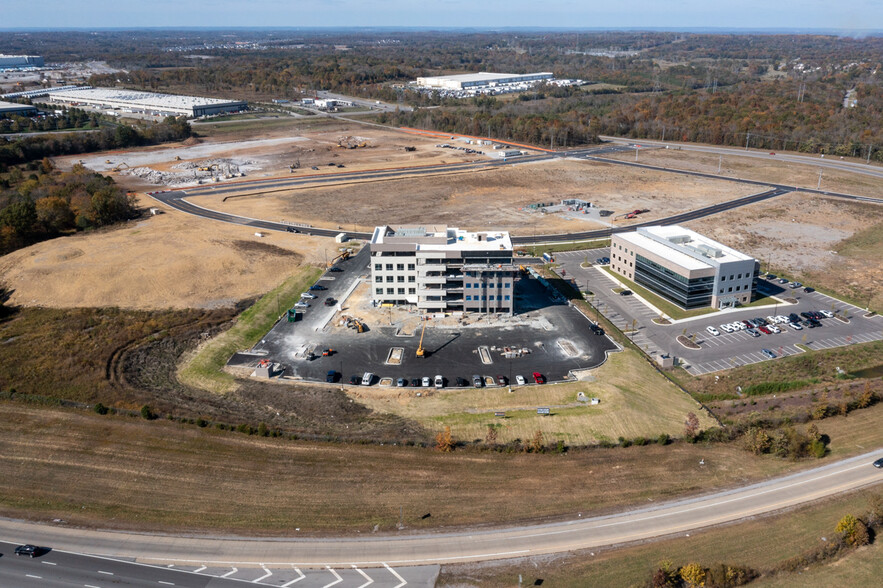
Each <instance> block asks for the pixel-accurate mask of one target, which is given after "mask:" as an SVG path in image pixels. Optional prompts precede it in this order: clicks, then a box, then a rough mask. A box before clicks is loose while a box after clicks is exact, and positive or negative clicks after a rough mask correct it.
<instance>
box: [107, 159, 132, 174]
mask: <svg viewBox="0 0 883 588" xmlns="http://www.w3.org/2000/svg"><path fill="white" fill-rule="evenodd" d="M123 166H126V167H123ZM124 169H130V166H129V164H128V163H126V162H125V161H122V162H120V164H119V165H118V166H116V167H114V168H113V169H112V170H110V171H115V172H118V171H122V170H124Z"/></svg>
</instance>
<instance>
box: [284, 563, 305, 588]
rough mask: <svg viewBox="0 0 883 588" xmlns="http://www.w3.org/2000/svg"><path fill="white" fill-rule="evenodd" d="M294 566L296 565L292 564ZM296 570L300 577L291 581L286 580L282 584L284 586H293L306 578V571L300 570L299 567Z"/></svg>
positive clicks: (286, 587)
mask: <svg viewBox="0 0 883 588" xmlns="http://www.w3.org/2000/svg"><path fill="white" fill-rule="evenodd" d="M292 567H294V566H292ZM294 571H295V572H297V573H298V575H300V578H295V579H294V580H292V581H291V582H286V583H285V584H282V588H288V586H291V585H292V584H294V583H295V582H300V581H301V580H303V579H304V578H306V576H305V575H304V573H303V572H302V571H300V570H299V569H297V568H294Z"/></svg>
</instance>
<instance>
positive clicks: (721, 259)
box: [618, 225, 754, 270]
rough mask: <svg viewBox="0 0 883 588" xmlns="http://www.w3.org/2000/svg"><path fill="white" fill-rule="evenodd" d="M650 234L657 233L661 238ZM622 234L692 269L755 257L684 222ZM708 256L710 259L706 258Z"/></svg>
mask: <svg viewBox="0 0 883 588" xmlns="http://www.w3.org/2000/svg"><path fill="white" fill-rule="evenodd" d="M647 235H652V236H654V237H657V238H658V239H661V241H659V240H656V239H653V238H652V237H649V236H647ZM618 237H620V238H622V239H623V240H624V241H627V242H629V243H632V244H633V245H636V246H638V247H642V248H643V249H646V250H647V251H650V252H652V253H655V254H656V255H659V256H660V257H663V258H665V259H668V260H669V261H671V262H672V263H675V264H677V265H679V266H681V267H683V268H685V269H688V270H699V269H704V268H709V267H715V266H716V265H718V264H721V263H728V262H733V261H749V260H753V259H754V258H753V257H751V256H749V255H745V254H744V253H741V252H739V251H736V250H735V249H733V248H731V247H727V246H726V245H724V244H723V243H718V242H717V241H715V240H714V239H709V238H708V237H706V236H705V235H700V234H699V233H697V232H696V231H692V230H690V229H688V228H685V227H682V226H680V225H669V226H656V227H642V228H640V229H638V230H637V231H636V232H634V233H619V234H618ZM681 248H685V249H687V250H689V251H690V253H685V252H684V251H683V250H682V249H681ZM706 259H707V260H708V261H705V260H706Z"/></svg>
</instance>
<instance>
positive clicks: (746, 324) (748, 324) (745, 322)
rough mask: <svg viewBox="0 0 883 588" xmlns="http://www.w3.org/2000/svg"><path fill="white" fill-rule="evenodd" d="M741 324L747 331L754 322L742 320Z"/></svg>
mask: <svg viewBox="0 0 883 588" xmlns="http://www.w3.org/2000/svg"><path fill="white" fill-rule="evenodd" d="M742 324H743V325H745V328H746V329H748V330H749V331H750V330H752V329H754V323H752V322H751V321H742Z"/></svg>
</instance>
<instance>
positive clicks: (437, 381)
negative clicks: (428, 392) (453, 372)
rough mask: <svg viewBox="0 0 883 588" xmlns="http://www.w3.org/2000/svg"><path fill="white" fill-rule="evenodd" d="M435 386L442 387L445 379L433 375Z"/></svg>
mask: <svg viewBox="0 0 883 588" xmlns="http://www.w3.org/2000/svg"><path fill="white" fill-rule="evenodd" d="M435 387H436V388H444V387H445V379H444V378H443V377H441V376H436V377H435Z"/></svg>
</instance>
